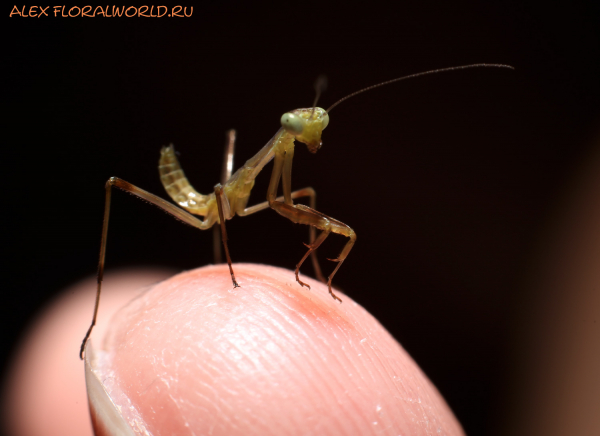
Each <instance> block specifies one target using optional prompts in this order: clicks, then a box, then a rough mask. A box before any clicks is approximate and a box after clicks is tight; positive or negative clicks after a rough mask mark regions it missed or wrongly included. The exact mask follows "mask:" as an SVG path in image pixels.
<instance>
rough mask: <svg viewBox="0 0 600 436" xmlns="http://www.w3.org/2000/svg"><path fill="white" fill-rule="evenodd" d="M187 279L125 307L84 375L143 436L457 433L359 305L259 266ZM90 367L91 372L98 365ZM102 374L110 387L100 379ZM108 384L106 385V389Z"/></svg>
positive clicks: (217, 269) (437, 399)
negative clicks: (191, 435)
mask: <svg viewBox="0 0 600 436" xmlns="http://www.w3.org/2000/svg"><path fill="white" fill-rule="evenodd" d="M234 269H235V273H236V278H237V279H238V282H239V283H240V285H241V287H239V288H234V287H233V286H232V284H231V279H230V277H229V273H228V270H227V266H226V265H217V266H210V267H205V268H200V269H197V270H193V271H188V272H186V273H182V274H180V275H178V276H175V277H173V278H171V279H169V280H167V281H165V282H162V283H160V284H158V285H157V286H155V287H154V288H153V289H151V290H150V291H149V292H147V293H145V294H144V295H143V296H141V297H140V298H137V299H136V300H134V301H132V302H131V303H130V304H128V305H127V307H125V308H124V309H122V310H121V312H120V313H119V314H118V316H117V317H116V318H115V319H114V321H113V322H112V325H111V330H110V332H109V334H108V336H107V338H106V339H105V342H104V349H103V350H98V353H99V355H100V358H99V359H97V360H96V363H95V365H96V367H92V368H91V369H92V370H93V371H95V372H96V374H97V375H98V376H99V380H102V382H103V383H104V384H105V385H104V386H103V389H104V390H105V392H108V393H110V396H111V399H112V401H114V403H115V405H116V407H117V408H118V409H120V410H121V411H122V413H123V417H124V419H125V421H127V422H129V423H132V422H134V423H135V425H136V429H137V430H139V431H142V432H143V431H146V432H149V433H152V434H186V432H189V431H190V430H193V431H194V432H197V433H200V434H203V433H211V434H215V435H217V434H228V435H236V434H244V435H252V434H256V435H258V434H261V435H269V434H291V435H293V434H307V433H310V432H312V433H318V434H340V435H344V434H381V432H383V434H397V433H402V434H407V435H411V434H425V433H424V432H427V431H429V430H432V429H433V431H435V432H436V433H438V434H446V435H460V434H463V432H462V428H461V426H460V424H459V423H458V421H457V420H456V418H455V417H454V415H453V414H452V411H451V410H450V409H449V407H448V406H447V404H446V403H445V401H444V400H443V398H442V397H441V395H440V394H439V392H438V391H437V390H436V389H435V387H434V386H433V385H432V384H431V382H430V381H429V380H428V379H427V377H426V376H425V375H424V374H423V372H422V371H421V370H420V369H419V368H418V366H417V365H416V364H415V362H414V361H413V360H412V359H411V358H410V356H409V355H408V354H407V353H406V351H404V350H403V349H402V347H401V346H400V345H399V344H398V343H397V342H396V341H395V340H394V339H393V338H392V337H391V335H390V334H389V333H388V332H387V331H386V330H385V329H384V328H383V327H382V326H381V325H380V324H379V323H378V322H377V320H375V318H373V317H372V316H371V315H370V314H369V313H368V312H366V311H365V310H364V309H363V308H362V307H361V306H359V305H358V304H357V303H355V302H354V301H352V299H351V298H350V297H348V296H344V303H343V304H339V303H338V302H336V301H334V300H333V299H332V298H331V297H330V296H329V293H328V289H327V286H325V285H323V284H321V283H319V282H317V281H315V280H311V279H308V278H304V277H303V279H302V280H303V281H308V282H310V285H311V290H310V291H309V290H307V289H306V288H303V287H301V286H300V285H299V284H298V283H296V281H295V280H294V275H293V272H291V271H288V270H283V269H280V268H275V267H269V266H264V265H251V264H237V265H234ZM98 362H100V363H98ZM108 374H110V377H107V375H108ZM106 384H108V385H106Z"/></svg>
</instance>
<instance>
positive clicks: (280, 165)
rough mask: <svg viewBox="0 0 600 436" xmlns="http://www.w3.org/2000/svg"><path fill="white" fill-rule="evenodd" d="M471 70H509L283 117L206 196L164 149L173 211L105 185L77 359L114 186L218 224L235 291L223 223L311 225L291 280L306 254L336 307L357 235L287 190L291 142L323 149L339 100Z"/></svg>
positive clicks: (191, 220) (192, 220)
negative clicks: (268, 220) (271, 218)
mask: <svg viewBox="0 0 600 436" xmlns="http://www.w3.org/2000/svg"><path fill="white" fill-rule="evenodd" d="M476 67H495V68H509V69H513V68H512V67H510V66H507V65H499V64H473V65H466V66H461V67H452V68H444V69H440V70H432V71H426V72H424V73H417V74H412V75H410V76H404V77H400V78H397V79H393V80H389V81H387V82H382V83H379V84H377V85H374V86H370V87H367V88H363V89H361V90H359V91H356V92H354V93H352V94H349V95H347V96H346V97H344V98H342V99H341V100H338V101H337V102H336V103H334V104H333V105H332V106H331V107H330V108H329V109H327V110H324V109H321V108H319V107H316V102H315V104H314V105H313V107H311V108H305V109H296V110H293V111H290V112H287V113H285V114H283V116H282V117H281V128H280V129H279V130H278V131H277V133H276V134H275V136H273V138H272V139H271V140H270V141H269V142H267V144H266V145H265V146H264V147H263V148H262V149H261V150H260V151H259V152H258V153H256V155H254V157H252V158H251V159H249V160H248V161H247V162H246V163H245V164H244V165H243V166H242V167H241V168H240V169H238V170H237V171H236V172H235V173H233V175H232V174H231V165H226V166H225V167H224V171H223V174H224V176H223V177H222V179H221V183H219V184H217V185H215V187H214V191H213V192H212V193H210V194H207V195H204V194H200V193H199V192H198V191H196V190H195V189H194V188H193V187H192V186H191V185H190V183H189V182H188V179H187V178H186V176H185V174H184V173H183V170H182V169H181V166H180V164H179V161H178V159H177V157H176V155H175V150H174V148H173V146H172V145H170V146H168V147H163V148H162V150H161V156H160V161H159V172H160V176H161V181H162V184H163V186H164V187H165V189H166V191H167V193H168V194H169V196H170V197H171V198H172V199H173V201H174V202H175V203H176V204H177V206H175V205H173V204H172V203H169V202H167V201H165V200H163V199H162V198H160V197H157V196H156V195H154V194H151V193H149V192H147V191H144V190H143V189H141V188H138V187H137V186H134V185H132V184H130V183H128V182H126V181H124V180H122V179H119V178H117V177H111V178H110V179H109V180H108V181H107V182H106V185H105V190H106V196H105V208H104V222H103V227H102V240H101V245H100V260H99V263H98V285H97V290H96V302H95V306H94V315H93V318H92V323H91V325H90V327H89V329H88V331H87V333H86V335H85V338H84V339H83V343H82V344H81V349H80V357H81V358H83V352H84V349H85V345H86V343H87V340H88V338H89V337H90V334H91V332H92V329H93V327H94V325H95V324H96V317H97V314H98V305H99V302H100V293H101V287H102V278H103V274H104V259H105V254H106V240H107V234H108V221H109V217H110V199H111V192H112V187H117V188H119V189H121V190H123V191H126V192H129V193H130V194H133V195H135V196H137V197H139V198H141V199H143V200H146V201H148V202H149V203H152V204H154V205H155V206H157V207H159V208H161V209H163V210H164V211H165V212H167V213H169V214H171V215H172V216H174V217H175V218H177V219H179V220H181V221H183V222H184V223H186V224H189V225H191V226H193V227H196V228H198V229H201V230H206V229H209V228H211V227H213V226H214V225H215V224H220V228H221V240H222V244H223V247H224V249H225V255H226V258H227V263H228V264H229V271H230V274H231V280H232V283H233V286H234V287H238V286H239V285H238V283H237V281H236V279H235V274H234V271H233V266H232V262H231V256H230V255H229V249H228V246H227V232H226V229H225V222H226V221H227V220H229V219H231V218H233V217H234V216H235V215H240V216H245V215H250V214H253V213H255V212H259V211H261V210H263V209H267V208H271V209H274V210H275V211H276V212H277V213H279V214H280V215H282V216H284V217H286V218H288V219H289V220H290V221H292V222H294V223H297V224H305V225H308V226H310V235H309V238H310V243H309V244H305V245H306V246H307V247H308V250H307V252H306V254H305V255H304V256H303V257H302V259H301V260H300V262H299V263H298V264H297V265H296V271H295V275H296V280H297V281H298V283H299V284H300V285H302V286H307V287H308V285H307V284H306V283H304V282H302V281H301V280H300V277H299V271H300V267H301V266H302V264H303V263H304V261H305V260H306V259H307V258H308V256H309V255H311V258H312V261H313V266H314V269H315V273H316V275H317V278H319V279H320V280H321V281H323V282H326V283H327V286H328V288H329V293H330V294H331V296H332V297H333V298H334V299H335V300H338V301H340V302H341V300H340V299H339V298H338V297H337V296H336V295H335V294H334V292H333V290H332V287H331V281H332V279H333V277H334V276H335V274H336V273H337V271H338V270H339V268H340V266H341V265H342V263H343V262H344V260H345V259H346V257H347V256H348V253H350V250H351V249H352V247H353V246H354V243H355V242H356V233H355V232H354V230H352V229H351V228H350V227H349V226H347V225H346V224H344V223H342V222H341V221H338V220H336V219H334V218H331V217H329V216H327V215H325V214H323V213H321V212H319V211H317V210H316V209H315V200H316V194H315V191H314V190H313V189H312V188H310V187H307V188H304V189H300V190H297V191H292V161H293V159H294V145H295V141H298V142H302V143H304V144H306V146H307V147H308V150H309V151H310V152H312V153H316V152H317V150H318V149H319V148H321V145H322V142H321V134H322V132H323V129H325V128H326V127H327V125H328V123H329V112H331V110H332V109H333V108H334V107H335V106H337V105H338V104H339V103H341V102H342V101H344V100H346V99H348V98H350V97H353V96H355V95H357V94H360V93H362V92H365V91H368V90H371V89H374V88H377V87H380V86H384V85H388V84H390V83H394V82H398V81H401V80H405V79H409V78H414V77H418V76H423V75H427V74H433V73H439V72H444V71H453V70H461V69H466V68H476ZM234 141H235V132H233V131H230V132H229V146H228V148H227V152H226V159H225V161H226V163H227V162H229V163H231V162H232V158H233V148H234ZM271 160H273V161H274V163H273V170H272V172H271V179H270V182H269V187H268V190H267V200H266V201H264V202H262V203H259V204H256V205H253V206H250V207H248V200H249V197H250V192H251V191H252V188H253V187H254V181H255V179H256V177H257V176H258V174H259V173H260V172H261V171H262V170H263V168H264V167H265V165H267V164H268V163H269V162H270V161H271ZM280 182H281V185H282V189H283V196H280V197H277V192H278V188H279V183H280ZM300 197H309V203H310V206H305V205H302V204H294V200H295V199H297V198H300ZM195 215H197V216H200V217H202V218H203V219H200V218H197V217H196V216H195ZM317 229H318V230H320V231H321V233H319V236H318V237H316V230H317ZM331 232H333V233H337V234H339V235H342V236H346V237H347V238H348V242H346V245H345V246H344V248H343V249H342V251H341V252H340V254H339V256H338V257H337V258H336V259H330V260H333V261H334V262H337V265H336V267H335V269H334V270H333V272H332V273H331V274H330V275H329V277H328V278H327V279H325V278H324V277H323V275H322V273H321V269H320V267H319V264H318V262H317V258H316V255H315V250H316V249H317V248H318V247H319V246H320V245H321V244H322V243H323V241H324V240H325V239H326V238H327V236H329V234H330V233H331Z"/></svg>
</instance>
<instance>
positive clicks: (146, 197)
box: [79, 177, 231, 359]
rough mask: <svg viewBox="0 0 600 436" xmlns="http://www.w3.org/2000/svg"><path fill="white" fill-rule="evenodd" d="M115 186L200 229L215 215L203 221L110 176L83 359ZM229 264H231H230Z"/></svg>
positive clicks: (98, 291)
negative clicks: (96, 275)
mask: <svg viewBox="0 0 600 436" xmlns="http://www.w3.org/2000/svg"><path fill="white" fill-rule="evenodd" d="M113 186H114V187H116V188H119V189H121V190H123V191H125V192H128V193H130V194H132V195H134V196H136V197H138V198H141V199H142V200H145V201H147V202H148V203H151V204H153V205H155V206H157V207H159V208H160V209H162V210H164V211H165V212H166V213H168V214H169V215H171V216H173V217H175V218H177V219H178V220H180V221H182V222H184V223H185V224H189V225H190V226H192V227H196V228H198V229H200V230H205V229H209V228H210V227H211V226H212V225H213V224H214V223H215V221H216V219H217V216H215V215H214V214H211V215H208V216H206V218H205V219H204V221H202V220H201V219H199V218H196V217H195V216H194V215H192V214H190V213H188V212H186V211H185V210H183V209H180V208H178V207H177V206H175V205H174V204H171V203H169V202H167V201H165V200H163V199H162V198H160V197H157V196H156V195H154V194H151V193H149V192H148V191H144V190H143V189H141V188H138V187H137V186H135V185H132V184H131V183H128V182H126V181H125V180H122V179H119V178H118V177H111V178H110V179H108V181H107V182H106V185H105V189H106V194H105V200H104V221H103V223H102V239H101V242H100V259H99V261H98V279H97V283H98V284H97V288H96V303H95V305H94V315H93V317H92V323H91V324H90V328H89V329H88V331H87V332H86V334H85V337H84V338H83V342H82V344H81V349H80V350H79V357H81V358H82V359H83V350H84V349H85V344H86V343H87V340H88V339H89V337H90V334H91V333H92V329H93V328H94V326H95V325H96V317H97V316H98V306H99V304H100V293H101V291H102V279H103V277H104V261H105V258H106V240H107V236H108V220H109V218H110V199H111V194H112V188H113ZM228 260H229V259H228ZM230 266H231V264H230Z"/></svg>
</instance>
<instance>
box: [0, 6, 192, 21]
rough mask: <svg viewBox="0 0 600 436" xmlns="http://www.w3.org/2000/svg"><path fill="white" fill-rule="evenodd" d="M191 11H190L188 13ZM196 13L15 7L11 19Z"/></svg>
mask: <svg viewBox="0 0 600 436" xmlns="http://www.w3.org/2000/svg"><path fill="white" fill-rule="evenodd" d="M188 9H189V11H188ZM193 13H194V7H193V6H189V7H188V6H173V7H171V8H169V7H167V6H154V5H151V6H146V5H144V6H89V5H88V6H81V7H80V6H64V5H62V6H22V7H21V8H20V9H19V8H18V7H17V6H13V8H12V10H11V11H10V17H11V18H12V17H21V18H41V17H58V18H60V17H63V18H75V17H90V18H94V17H104V18H112V17H117V18H119V17H127V18H131V17H145V18H162V17H181V18H185V17H187V18H189V17H191V16H192V14H193Z"/></svg>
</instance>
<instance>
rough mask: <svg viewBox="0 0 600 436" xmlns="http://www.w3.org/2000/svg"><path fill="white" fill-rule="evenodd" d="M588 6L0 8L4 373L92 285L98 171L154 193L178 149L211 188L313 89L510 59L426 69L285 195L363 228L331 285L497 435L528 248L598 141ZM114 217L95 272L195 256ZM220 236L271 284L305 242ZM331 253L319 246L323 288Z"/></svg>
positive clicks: (353, 111)
mask: <svg viewBox="0 0 600 436" xmlns="http://www.w3.org/2000/svg"><path fill="white" fill-rule="evenodd" d="M246 3H248V2H246ZM593 3H594V2H592V1H589V2H578V1H569V2H563V4H553V5H549V4H545V5H543V6H538V5H535V4H532V3H523V2H517V1H512V2H510V1H509V2H503V3H502V5H499V4H498V5H496V4H493V3H482V2H476V1H452V2H441V1H440V2H432V3H425V2H418V4H415V3H414V2H402V3H401V2H397V3H391V2H390V3H385V4H378V3H377V2H344V3H333V2H280V4H279V5H278V6H275V5H267V4H265V5H262V6H259V5H258V4H252V5H250V4H245V5H240V4H238V3H236V2H227V1H220V2H218V3H217V2H205V3H203V4H194V5H193V6H194V10H193V15H192V17H190V18H167V17H164V18H160V19H158V18H53V17H43V18H39V19H38V18H14V17H13V18H6V17H7V16H8V15H9V9H10V8H11V7H9V6H6V7H4V8H3V10H4V14H5V21H4V26H3V27H4V28H6V29H7V30H8V31H9V32H8V36H7V37H5V39H4V45H5V46H6V49H5V50H3V56H4V57H5V62H4V63H3V64H4V65H3V67H4V68H3V71H5V73H6V74H7V75H6V76H5V78H4V90H3V96H4V98H3V99H2V100H3V102H4V104H3V106H4V108H5V111H6V112H5V116H4V117H3V119H4V121H5V122H6V124H5V127H4V128H3V132H4V135H3V136H4V138H3V153H2V162H3V169H4V171H3V175H4V177H3V185H4V187H3V202H2V204H3V206H2V210H3V213H2V220H3V232H2V233H3V236H2V239H3V243H2V246H3V248H4V249H3V251H5V255H4V256H3V257H4V260H3V262H2V269H3V271H4V274H3V275H4V277H5V278H7V279H8V280H7V282H8V285H7V286H5V287H3V288H4V289H3V293H2V294H3V304H2V313H1V314H0V315H1V319H2V323H3V326H2V350H4V351H3V353H2V355H3V356H2V357H3V360H2V365H3V367H5V365H6V358H7V357H8V356H9V355H10V352H11V350H12V348H13V347H14V346H15V343H16V340H17V339H18V337H19V333H20V332H21V331H22V329H24V328H25V327H26V325H27V323H28V322H29V321H30V320H31V318H32V316H33V315H34V314H35V312H36V311H37V310H39V309H41V308H42V307H43V305H44V304H46V303H47V302H48V301H50V300H51V298H52V297H53V296H55V295H56V294H57V293H58V292H59V291H60V290H61V289H62V288H64V287H65V286H67V285H68V284H70V283H72V282H74V281H76V280H78V279H81V278H83V277H85V276H88V275H90V274H93V273H94V272H95V269H96V263H97V253H98V248H99V238H100V227H101V221H102V210H103V196H104V191H103V185H104V182H105V181H106V180H107V178H108V177H110V176H119V177H121V178H123V179H125V180H127V181H129V182H131V183H134V184H136V185H138V186H140V187H142V188H144V189H147V190H149V191H151V192H154V193H156V194H158V195H160V196H162V197H166V194H165V193H164V190H163V188H162V186H161V184H160V181H159V178H158V173H157V168H156V166H157V161H158V156H159V150H160V147H161V146H162V145H166V144H168V143H170V142H173V143H174V144H175V145H176V148H177V150H178V151H179V152H180V153H181V156H180V159H181V162H182V165H183V167H184V169H186V172H187V175H188V177H189V179H190V180H191V182H192V183H193V184H194V186H195V187H196V188H197V189H198V190H199V191H201V192H208V191H210V190H211V189H212V186H213V185H214V184H215V183H216V182H217V181H218V179H219V172H220V165H221V156H222V147H223V144H224V132H225V131H226V130H227V129H229V128H236V129H237V131H238V147H237V154H236V166H238V165H240V164H241V163H243V162H244V161H245V160H246V159H248V158H250V157H251V156H252V155H253V154H254V153H255V152H257V151H258V150H259V148H260V147H262V146H263V145H264V144H265V143H266V142H267V141H268V140H269V139H270V138H271V136H272V135H273V134H274V133H275V131H276V130H277V129H278V128H279V117H280V116H281V114H282V113H283V112H285V111H287V110H290V109H294V108H296V107H305V106H310V104H311V103H312V99H313V97H314V91H313V82H314V80H315V78H316V77H317V76H318V75H319V74H322V73H325V74H326V75H327V76H328V78H329V88H328V90H327V91H326V93H325V94H324V95H323V96H322V99H321V101H320V105H321V106H323V107H328V106H329V105H330V104H332V103H333V102H334V101H336V100H337V99H338V98H341V97H343V96H344V95H346V94H348V93H350V92H352V91H355V90H357V89H359V88H362V87H364V86H368V85H372V84H375V83H378V82H381V81H384V80H388V79H391V78H394V77H399V76H402V75H406V74H411V73H416V72H420V71H425V70H429V69H435V68H443V67H449V66H456V65H464V64H470V63H479V62H488V63H506V64H510V65H513V66H514V67H515V68H516V70H515V71H508V70H493V69H478V70H477V69H476V70H468V71H463V72H453V73H446V74H440V75H434V76H429V77H425V78H419V79H416V80H413V81H408V82H403V83H401V84H396V85H392V86H389V87H384V88H381V89H379V90H376V91H373V92H370V93H367V94H363V95H361V96H358V97H355V98H353V99H351V100H349V101H348V102H346V103H344V104H342V105H340V106H339V107H337V108H336V109H335V110H334V111H333V112H332V114H331V122H330V126H329V127H328V128H327V130H326V131H325V133H324V135H323V141H324V145H323V148H322V149H321V150H320V151H319V152H318V153H317V154H315V155H311V154H309V153H308V152H307V151H306V148H305V147H304V145H302V144H298V146H297V148H296V155H295V159H294V172H293V187H294V188H300V187H304V186H312V187H314V188H315V189H316V191H317V193H318V201H317V205H318V209H320V210H321V211H323V212H324V213H326V214H328V215H330V216H333V217H335V218H337V219H339V220H341V221H343V222H346V223H347V224H349V225H350V226H352V227H353V228H354V229H355V231H356V232H357V234H358V241H357V244H356V246H355V248H354V250H353V251H352V253H351V254H350V256H349V257H348V259H347V261H346V263H345V264H344V266H343V267H342V268H341V269H340V272H339V273H338V275H337V276H336V283H337V285H339V286H340V287H341V288H342V289H344V291H345V292H346V293H347V294H349V295H350V296H352V298H354V299H355V300H356V301H358V302H359V303H360V304H362V305H363V306H365V307H366V308H367V309H368V310H369V311H370V312H371V313H373V314H374V315H375V316H376V317H377V318H378V319H379V320H380V321H381V323H382V324H383V325H384V326H385V327H386V328H387V329H388V330H389V331H390V332H391V333H392V334H393V335H394V336H395V337H396V338H397V339H398V340H399V341H400V342H401V343H402V345H403V346H404V347H405V348H406V349H407V350H408V351H409V353H410V354H411V355H412V356H413V357H414V358H415V360H416V361H417V362H418V363H419V365H420V366H421V367H422V368H423V369H424V371H425V372H426V373H427V375H428V376H429V377H430V378H431V379H432V380H433V382H434V383H435V385H436V386H437V387H438V388H439V389H440V391H441V392H442V394H443V395H444V397H445V398H446V399H447V401H448V403H449V404H450V406H451V407H452V409H453V410H454V411H455V413H456V415H457V416H458V418H459V420H460V421H461V423H462V424H463V426H464V428H465V430H466V431H467V433H468V434H471V435H480V434H493V433H494V432H495V431H496V430H497V429H498V428H500V426H501V424H502V420H503V410H505V407H506V404H505V399H506V398H507V394H508V387H509V386H510V380H509V375H508V374H509V373H510V372H509V369H510V368H511V365H514V364H515V363H514V359H515V358H514V355H513V354H512V351H513V350H512V346H513V342H512V338H513V337H514V336H515V334H518V332H514V331H513V330H512V329H513V326H514V324H513V322H512V321H513V315H514V314H515V311H518V310H519V311H520V310H523V307H522V306H523V304H530V303H525V302H526V301H528V300H527V298H526V297H527V291H528V289H527V286H526V285H525V283H526V282H527V280H526V279H527V278H528V277H529V271H530V268H531V265H532V262H533V260H532V259H534V257H535V256H534V255H535V252H536V246H537V244H538V240H539V235H540V231H541V229H543V228H544V225H545V224H546V223H547V222H548V220H549V219H550V217H551V216H552V211H553V210H554V208H555V205H556V203H557V199H558V198H560V195H561V192H562V189H563V188H564V186H565V184H566V183H568V181H569V180H570V178H571V177H572V175H573V174H574V173H575V172H576V169H577V167H578V165H579V164H580V163H581V161H582V160H584V159H585V156H586V155H587V153H588V152H589V144H590V138H591V137H592V135H593V133H594V128H596V129H597V128H598V127H599V123H598V121H599V119H600V118H599V117H598V115H599V112H600V110H599V108H600V106H599V104H598V103H599V100H600V81H599V78H600V30H599V28H600V27H599V21H600V20H598V17H599V16H600V8H599V7H598V5H597V4H596V5H594V4H593ZM79 6H83V5H79ZM184 6H188V12H189V6H192V5H191V4H187V5H184ZM50 10H51V8H50V9H49V11H50ZM6 20H7V21H8V22H7V21H6ZM269 171H270V166H268V167H267V168H266V170H265V174H261V175H260V176H259V179H258V182H257V186H256V187H255V189H254V191H253V196H252V199H251V202H252V203H254V202H258V201H262V200H263V199H264V198H265V195H266V187H267V184H268V173H269ZM113 205H114V206H113V207H114V208H113V215H112V217H111V227H110V232H109V235H110V236H109V245H108V254H107V268H109V269H116V268H119V267H124V266H133V265H148V264H149V265H168V266H172V267H175V268H179V269H190V268H194V267H197V266H201V265H205V264H208V263H211V262H212V250H211V244H212V239H211V234H210V233H209V232H206V233H201V232H198V231H195V230H193V229H191V228H188V227H186V226H183V225H181V224H179V223H178V222H176V221H175V220H173V219H171V218H170V217H168V216H167V215H165V214H163V213H161V212H160V211H158V210H156V209H154V208H152V207H149V206H148V205H146V204H144V203H142V202H139V201H135V200H133V199H131V198H130V197H129V196H127V195H126V194H123V193H120V192H119V193H116V194H115V196H114V200H113ZM228 231H229V234H230V235H229V236H230V249H231V252H232V256H233V258H234V260H235V261H238V262H257V263H269V264H274V265H277V266H282V267H287V268H293V267H294V265H295V264H296V262H297V261H298V259H299V258H300V257H301V256H302V254H303V252H304V247H303V245H302V242H303V241H306V239H307V231H306V228H304V227H301V226H295V225H293V224H292V223H290V222H288V221H286V220H285V219H283V218H282V217H280V216H279V215H277V214H276V213H274V212H272V211H265V212H262V213H260V214H256V215H254V216H250V217H245V218H243V219H241V218H236V219H234V220H232V221H230V222H228ZM344 242H345V241H344V239H343V238H340V237H337V236H332V237H330V238H329V240H328V241H327V243H326V244H324V246H323V248H322V249H321V250H320V253H321V254H320V256H321V259H322V264H323V267H324V268H325V271H326V272H327V271H329V270H330V268H332V267H333V264H331V263H329V262H327V261H325V260H324V258H325V257H334V256H335V255H336V254H337V252H338V250H339V249H340V248H341V247H342V244H343V243H344ZM304 269H305V272H306V273H307V274H312V271H311V267H310V265H309V263H308V262H307V264H306V267H305V268H304ZM90 292H94V290H93V289H90ZM525 310H526V308H525ZM90 311H91V308H90ZM82 333H83V332H82ZM74 352H76V350H74Z"/></svg>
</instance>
